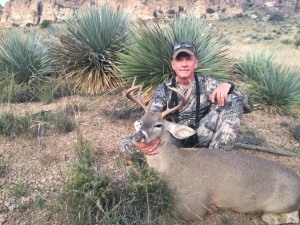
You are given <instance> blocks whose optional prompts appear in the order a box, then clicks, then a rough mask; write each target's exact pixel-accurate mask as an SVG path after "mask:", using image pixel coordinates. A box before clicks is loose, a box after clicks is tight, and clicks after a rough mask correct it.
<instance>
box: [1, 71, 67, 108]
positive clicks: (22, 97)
mask: <svg viewBox="0 0 300 225" xmlns="http://www.w3.org/2000/svg"><path fill="white" fill-rule="evenodd" d="M71 93H72V92H71V90H70V87H69V85H68V83H67V81H66V80H64V79H60V78H54V77H43V78H39V77H32V78H31V79H30V81H29V82H28V83H18V82H16V81H15V79H14V76H11V77H7V78H3V79H2V80H0V101H1V102H7V103H8V102H9V103H19V102H32V101H42V102H44V103H51V102H54V101H55V100H56V99H58V98H60V97H63V96H68V95H70V94H71Z"/></svg>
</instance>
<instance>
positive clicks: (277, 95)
mask: <svg viewBox="0 0 300 225" xmlns="http://www.w3.org/2000/svg"><path fill="white" fill-rule="evenodd" d="M237 71H239V72H238V73H239V74H242V75H243V76H245V77H247V83H248V86H247V88H246V91H247V93H248V94H249V95H250V97H251V99H253V101H254V102H256V103H257V104H258V105H261V106H263V107H264V108H266V109H268V110H271V111H273V112H276V113H280V114H287V113H290V112H292V111H293V110H295V109H299V108H300V70H299V68H297V67H284V66H282V65H278V64H276V63H275V62H274V61H272V57H271V56H266V55H265V54H264V53H260V54H259V55H257V56H255V55H252V56H247V58H246V59H244V61H243V62H242V63H240V64H239V65H238V69H237Z"/></svg>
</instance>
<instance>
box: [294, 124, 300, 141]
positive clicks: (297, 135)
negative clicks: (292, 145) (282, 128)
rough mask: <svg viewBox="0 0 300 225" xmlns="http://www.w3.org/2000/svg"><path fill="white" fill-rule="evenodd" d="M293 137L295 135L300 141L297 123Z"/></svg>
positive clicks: (299, 127) (299, 126)
mask: <svg viewBox="0 0 300 225" xmlns="http://www.w3.org/2000/svg"><path fill="white" fill-rule="evenodd" d="M294 137H295V138H296V139H297V140H298V141H300V125H297V126H296V127H295V131H294Z"/></svg>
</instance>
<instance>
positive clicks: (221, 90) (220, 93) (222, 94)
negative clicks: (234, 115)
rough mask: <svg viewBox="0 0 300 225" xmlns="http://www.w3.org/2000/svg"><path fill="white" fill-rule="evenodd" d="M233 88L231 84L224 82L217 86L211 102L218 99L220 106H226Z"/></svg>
mask: <svg viewBox="0 0 300 225" xmlns="http://www.w3.org/2000/svg"><path fill="white" fill-rule="evenodd" d="M230 88H231V84H229V83H222V84H220V86H219V87H217V88H216V89H215V90H214V91H213V93H212V94H211V98H210V100H211V102H215V100H217V102H218V105H219V106H224V105H225V103H226V102H227V95H228V92H229V90H230Z"/></svg>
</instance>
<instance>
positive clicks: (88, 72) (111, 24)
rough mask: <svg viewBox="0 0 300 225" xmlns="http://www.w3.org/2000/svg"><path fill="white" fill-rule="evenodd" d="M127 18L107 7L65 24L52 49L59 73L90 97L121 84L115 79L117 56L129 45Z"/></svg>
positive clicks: (82, 13) (84, 14)
mask: <svg viewBox="0 0 300 225" xmlns="http://www.w3.org/2000/svg"><path fill="white" fill-rule="evenodd" d="M126 31H127V16H126V15H125V14H123V13H122V12H121V11H113V10H112V9H110V8H109V7H108V6H106V5H104V6H102V7H101V9H100V10H99V9H97V8H90V9H89V10H88V11H85V12H81V13H79V14H77V15H76V16H75V18H72V19H68V20H67V21H66V28H65V29H62V30H61V34H60V35H59V39H60V41H59V42H57V44H56V45H53V55H54V57H55V59H56V62H57V68H58V72H59V73H60V74H64V75H65V76H66V78H68V79H70V80H71V81H72V84H73V85H74V87H75V89H77V90H79V91H81V92H84V93H89V94H96V93H100V92H101V91H105V90H110V89H112V88H114V87H117V86H119V85H120V84H121V82H122V81H121V80H120V79H119V78H117V77H116V74H117V73H119V69H118V68H117V65H118V64H120V61H119V59H118V57H117V53H118V52H120V51H122V50H123V44H124V43H126V41H127V34H126Z"/></svg>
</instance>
